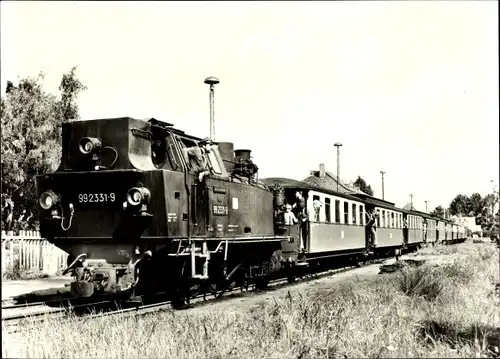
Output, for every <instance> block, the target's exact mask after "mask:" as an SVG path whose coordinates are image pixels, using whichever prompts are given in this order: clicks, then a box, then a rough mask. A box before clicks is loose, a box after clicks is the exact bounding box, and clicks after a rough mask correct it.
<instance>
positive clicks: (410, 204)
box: [410, 194, 413, 211]
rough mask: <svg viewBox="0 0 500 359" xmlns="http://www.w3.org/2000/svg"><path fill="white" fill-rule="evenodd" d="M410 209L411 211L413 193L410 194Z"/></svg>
mask: <svg viewBox="0 0 500 359" xmlns="http://www.w3.org/2000/svg"><path fill="white" fill-rule="evenodd" d="M410 210H411V211H413V195H412V194H410Z"/></svg>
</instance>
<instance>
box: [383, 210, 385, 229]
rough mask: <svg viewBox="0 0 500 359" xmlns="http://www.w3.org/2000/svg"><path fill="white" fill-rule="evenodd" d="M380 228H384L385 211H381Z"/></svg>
mask: <svg viewBox="0 0 500 359" xmlns="http://www.w3.org/2000/svg"><path fill="white" fill-rule="evenodd" d="M382 227H385V211H384V210H382Z"/></svg>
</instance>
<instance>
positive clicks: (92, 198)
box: [78, 192, 116, 203]
mask: <svg viewBox="0 0 500 359" xmlns="http://www.w3.org/2000/svg"><path fill="white" fill-rule="evenodd" d="M114 201H116V195H115V194H114V193H113V192H109V193H78V202H79V203H106V202H114Z"/></svg>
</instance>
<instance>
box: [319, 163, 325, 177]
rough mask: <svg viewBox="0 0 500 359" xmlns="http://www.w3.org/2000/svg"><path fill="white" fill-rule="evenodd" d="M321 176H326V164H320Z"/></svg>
mask: <svg viewBox="0 0 500 359" xmlns="http://www.w3.org/2000/svg"><path fill="white" fill-rule="evenodd" d="M319 178H325V164H324V163H320V164H319Z"/></svg>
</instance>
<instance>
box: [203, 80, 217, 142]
mask: <svg viewBox="0 0 500 359" xmlns="http://www.w3.org/2000/svg"><path fill="white" fill-rule="evenodd" d="M219 82H220V81H219V79H218V78H217V77H207V78H206V79H205V83H206V84H207V85H210V94H209V100H210V139H211V140H212V141H215V118H214V88H215V85H217V84H218V83H219Z"/></svg>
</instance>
